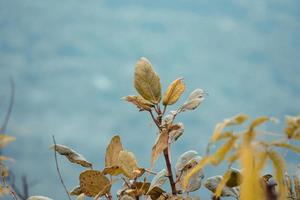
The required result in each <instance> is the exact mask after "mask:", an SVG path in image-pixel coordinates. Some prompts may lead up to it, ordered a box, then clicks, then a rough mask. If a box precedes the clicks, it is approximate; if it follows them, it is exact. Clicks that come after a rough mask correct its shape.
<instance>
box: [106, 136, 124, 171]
mask: <svg viewBox="0 0 300 200" xmlns="http://www.w3.org/2000/svg"><path fill="white" fill-rule="evenodd" d="M122 150H123V146H122V143H121V138H120V136H118V135H115V136H113V137H112V139H111V141H110V143H109V145H108V146H107V148H106V153H105V167H111V166H119V153H120V151H122Z"/></svg>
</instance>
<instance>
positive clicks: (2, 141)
mask: <svg viewBox="0 0 300 200" xmlns="http://www.w3.org/2000/svg"><path fill="white" fill-rule="evenodd" d="M14 140H16V138H15V137H12V136H9V135H6V134H0V148H3V147H5V146H6V145H8V144H9V143H11V142H12V141H14Z"/></svg>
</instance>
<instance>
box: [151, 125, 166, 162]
mask: <svg viewBox="0 0 300 200" xmlns="http://www.w3.org/2000/svg"><path fill="white" fill-rule="evenodd" d="M168 143H169V135H168V132H167V131H163V132H162V133H161V134H159V136H158V139H157V141H156V143H155V145H154V146H153V148H152V154H151V165H153V164H154V163H155V161H156V160H157V158H158V156H159V155H160V154H161V153H162V152H163V151H164V150H165V149H166V148H167V147H168Z"/></svg>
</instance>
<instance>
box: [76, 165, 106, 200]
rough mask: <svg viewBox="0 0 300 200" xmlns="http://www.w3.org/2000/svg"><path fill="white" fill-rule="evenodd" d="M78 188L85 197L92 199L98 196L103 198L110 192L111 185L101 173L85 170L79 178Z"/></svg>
mask: <svg viewBox="0 0 300 200" xmlns="http://www.w3.org/2000/svg"><path fill="white" fill-rule="evenodd" d="M79 180H80V187H81V189H82V191H83V193H84V194H85V195H86V196H89V197H94V196H96V195H98V194H99V193H101V194H100V196H103V195H104V194H107V193H108V192H109V191H110V188H111V184H110V181H109V180H108V178H106V177H105V176H104V175H103V174H102V173H101V171H97V170H86V171H84V172H82V173H81V174H80V176H79Z"/></svg>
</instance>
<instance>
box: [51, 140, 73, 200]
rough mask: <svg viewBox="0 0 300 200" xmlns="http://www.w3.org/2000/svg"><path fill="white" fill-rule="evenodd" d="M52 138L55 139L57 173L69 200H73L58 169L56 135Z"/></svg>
mask: <svg viewBox="0 0 300 200" xmlns="http://www.w3.org/2000/svg"><path fill="white" fill-rule="evenodd" d="M52 138H53V143H54V158H55V164H56V170H57V173H58V175H59V179H60V182H61V184H62V185H63V187H64V189H65V191H66V193H67V196H68V199H69V200H71V197H70V195H69V192H68V189H67V187H66V185H65V183H64V180H63V178H62V175H61V173H60V170H59V167H58V161H57V154H56V141H55V137H54V135H52Z"/></svg>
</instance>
